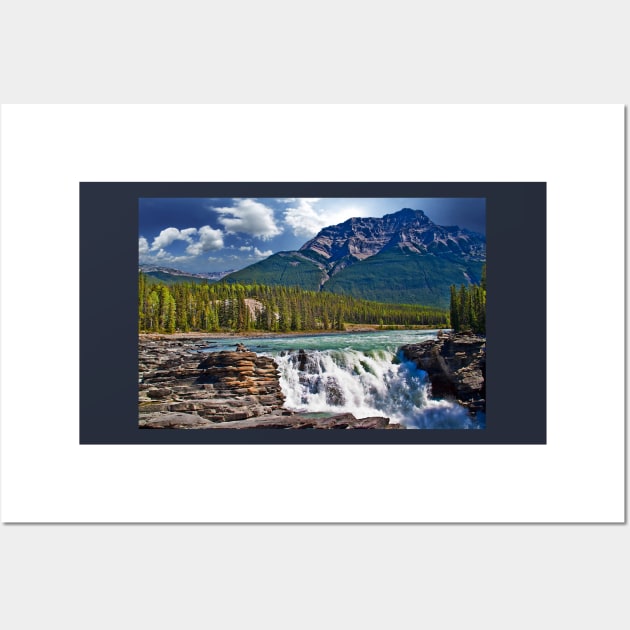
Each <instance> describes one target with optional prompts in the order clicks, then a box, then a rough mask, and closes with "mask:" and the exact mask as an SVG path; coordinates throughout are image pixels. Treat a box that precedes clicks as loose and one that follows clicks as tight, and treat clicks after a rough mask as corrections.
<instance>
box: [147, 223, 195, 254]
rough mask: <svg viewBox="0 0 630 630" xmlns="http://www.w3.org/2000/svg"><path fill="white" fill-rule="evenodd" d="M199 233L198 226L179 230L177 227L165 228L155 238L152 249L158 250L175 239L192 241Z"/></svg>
mask: <svg viewBox="0 0 630 630" xmlns="http://www.w3.org/2000/svg"><path fill="white" fill-rule="evenodd" d="M195 234H197V228H194V227H191V228H186V229H185V230H178V229H177V228H175V227H168V228H165V229H163V230H162V231H161V232H160V233H159V234H158V235H157V236H156V237H155V238H154V239H153V243H152V245H151V251H154V252H155V251H158V250H160V249H163V248H164V247H168V246H169V245H170V244H171V243H173V242H174V241H186V242H187V243H192V240H193V238H192V237H193V236H194V235H195Z"/></svg>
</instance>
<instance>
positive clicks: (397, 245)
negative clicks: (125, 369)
mask: <svg viewBox="0 0 630 630" xmlns="http://www.w3.org/2000/svg"><path fill="white" fill-rule="evenodd" d="M485 235H486V199H485V198H482V197H470V198H468V197H452V198H447V197H439V198H429V197H417V198H396V197H382V198H373V197H370V198H361V197H358V198H348V197H343V198H333V197H324V198H303V197H302V198H300V197H298V198H296V197H289V198H276V197H274V198H271V197H256V198H231V197H230V198H201V197H182V198H174V197H168V198H158V197H146V198H140V199H139V200H138V426H139V428H141V429H179V430H207V429H210V430H212V429H223V430H225V429H232V430H241V431H242V430H247V429H284V430H286V429H365V430H374V429H379V430H406V429H412V430H413V429H416V430H432V429H451V430H480V429H481V430H482V429H485V427H486V382H485V381H486V236H485Z"/></svg>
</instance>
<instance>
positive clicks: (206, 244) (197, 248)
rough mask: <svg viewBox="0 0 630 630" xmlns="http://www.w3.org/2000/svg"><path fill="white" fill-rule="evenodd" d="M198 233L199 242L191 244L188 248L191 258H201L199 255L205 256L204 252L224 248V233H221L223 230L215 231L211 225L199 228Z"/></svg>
mask: <svg viewBox="0 0 630 630" xmlns="http://www.w3.org/2000/svg"><path fill="white" fill-rule="evenodd" d="M192 229H194V228H192ZM198 232H199V240H198V241H196V242H194V243H191V244H190V245H189V246H188V247H187V248H186V252H187V253H188V254H190V255H191V256H199V254H203V253H204V252H210V251H215V250H217V249H222V248H223V232H221V230H215V229H213V228H211V227H210V226H209V225H204V226H203V227H200V228H199V230H198Z"/></svg>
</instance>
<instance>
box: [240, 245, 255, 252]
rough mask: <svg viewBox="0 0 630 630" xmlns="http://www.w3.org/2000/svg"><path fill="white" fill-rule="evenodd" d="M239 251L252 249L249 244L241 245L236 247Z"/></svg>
mask: <svg viewBox="0 0 630 630" xmlns="http://www.w3.org/2000/svg"><path fill="white" fill-rule="evenodd" d="M238 249H239V251H241V252H251V251H252V249H254V248H253V247H252V246H251V245H242V246H241V247H239V248H238Z"/></svg>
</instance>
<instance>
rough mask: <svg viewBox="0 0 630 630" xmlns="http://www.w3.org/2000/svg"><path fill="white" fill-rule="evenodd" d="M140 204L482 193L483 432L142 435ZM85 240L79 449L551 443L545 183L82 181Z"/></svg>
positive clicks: (82, 254)
mask: <svg viewBox="0 0 630 630" xmlns="http://www.w3.org/2000/svg"><path fill="white" fill-rule="evenodd" d="M140 197H485V198H486V201H487V206H486V220H487V241H488V312H487V322H488V331H489V334H488V343H487V383H488V384H487V428H486V429H485V430H483V431H458V430H418V431H378V430H376V431H374V430H372V431H370V430H363V431H361V430H355V431H282V430H264V429H262V430H261V429H250V430H245V431H183V430H163V431H142V430H139V429H138V428H137V319H136V318H137V311H136V305H137V301H136V300H137V278H136V270H137V255H138V241H137V239H138V226H137V221H138V215H137V210H138V199H139V198H140ZM80 239H81V242H80V257H81V260H80V263H81V267H80V290H81V293H80V307H81V313H80V326H81V330H80V336H81V349H80V361H81V363H80V375H81V384H80V392H81V400H80V414H81V415H80V443H81V444H213V443H214V444H218V443H223V444H227V443H247V444H545V443H546V184H545V183H541V182H535V183H411V182H409V183H315V182H310V183H270V182H264V183H262V182H259V183H251V182H250V183H91V182H90V183H81V184H80ZM112 251H115V252H116V258H115V259H113V258H112Z"/></svg>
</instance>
